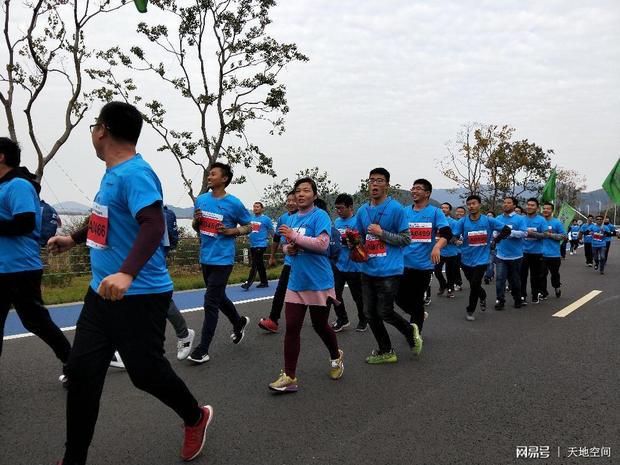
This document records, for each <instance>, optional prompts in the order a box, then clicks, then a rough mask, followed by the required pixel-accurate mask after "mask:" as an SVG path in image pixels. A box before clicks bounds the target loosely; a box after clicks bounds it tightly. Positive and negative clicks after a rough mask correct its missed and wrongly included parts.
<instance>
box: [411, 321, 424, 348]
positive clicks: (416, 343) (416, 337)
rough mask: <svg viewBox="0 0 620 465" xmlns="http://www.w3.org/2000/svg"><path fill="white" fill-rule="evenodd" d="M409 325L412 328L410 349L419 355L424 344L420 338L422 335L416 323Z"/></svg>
mask: <svg viewBox="0 0 620 465" xmlns="http://www.w3.org/2000/svg"><path fill="white" fill-rule="evenodd" d="M411 327H412V328H413V347H412V348H411V351H412V352H413V353H414V354H415V355H420V353H421V352H422V346H423V345H424V340H423V339H422V336H420V330H419V329H418V325H417V324H415V323H411Z"/></svg>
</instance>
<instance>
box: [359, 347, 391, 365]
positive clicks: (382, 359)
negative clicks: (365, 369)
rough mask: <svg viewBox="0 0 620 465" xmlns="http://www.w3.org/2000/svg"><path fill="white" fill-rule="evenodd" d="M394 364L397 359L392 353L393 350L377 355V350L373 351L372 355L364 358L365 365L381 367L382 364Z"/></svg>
mask: <svg viewBox="0 0 620 465" xmlns="http://www.w3.org/2000/svg"><path fill="white" fill-rule="evenodd" d="M396 362H398V357H397V356H396V352H394V349H392V350H390V351H389V352H385V353H383V354H381V353H379V351H378V350H373V351H372V353H371V354H370V355H369V356H368V357H366V363H369V364H371V365H381V364H383V363H396Z"/></svg>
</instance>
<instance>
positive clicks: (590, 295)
mask: <svg viewBox="0 0 620 465" xmlns="http://www.w3.org/2000/svg"><path fill="white" fill-rule="evenodd" d="M602 292H603V291H597V290H594V291H592V292H588V293H587V294H586V295H584V296H583V297H582V298H581V299H578V300H576V301H574V302H573V303H572V304H570V305H568V306H567V307H564V308H563V309H562V310H560V311H559V312H557V313H554V314H553V316H555V317H557V318H564V317H565V316H568V315H570V314H571V313H573V312H574V311H575V310H577V309H578V308H579V307H581V306H582V305H585V304H587V303H588V302H589V301H591V300H592V299H594V298H595V297H596V296H597V295H599V294H600V293H602Z"/></svg>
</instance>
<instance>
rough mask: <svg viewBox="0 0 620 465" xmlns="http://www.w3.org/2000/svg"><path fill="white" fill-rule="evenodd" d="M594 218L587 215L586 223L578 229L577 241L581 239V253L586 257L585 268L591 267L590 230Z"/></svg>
mask: <svg viewBox="0 0 620 465" xmlns="http://www.w3.org/2000/svg"><path fill="white" fill-rule="evenodd" d="M593 221H594V216H592V215H588V221H587V223H585V224H582V225H581V228H579V240H582V239H583V252H584V254H585V257H586V266H589V267H592V228H593V227H594V224H593Z"/></svg>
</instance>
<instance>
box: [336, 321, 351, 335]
mask: <svg viewBox="0 0 620 465" xmlns="http://www.w3.org/2000/svg"><path fill="white" fill-rule="evenodd" d="M350 324H351V323H349V321H338V320H336V321H334V322H333V323H332V329H333V330H334V332H335V333H339V332H340V331H342V330H343V329H344V328H346V327H347V326H349V325H350Z"/></svg>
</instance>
